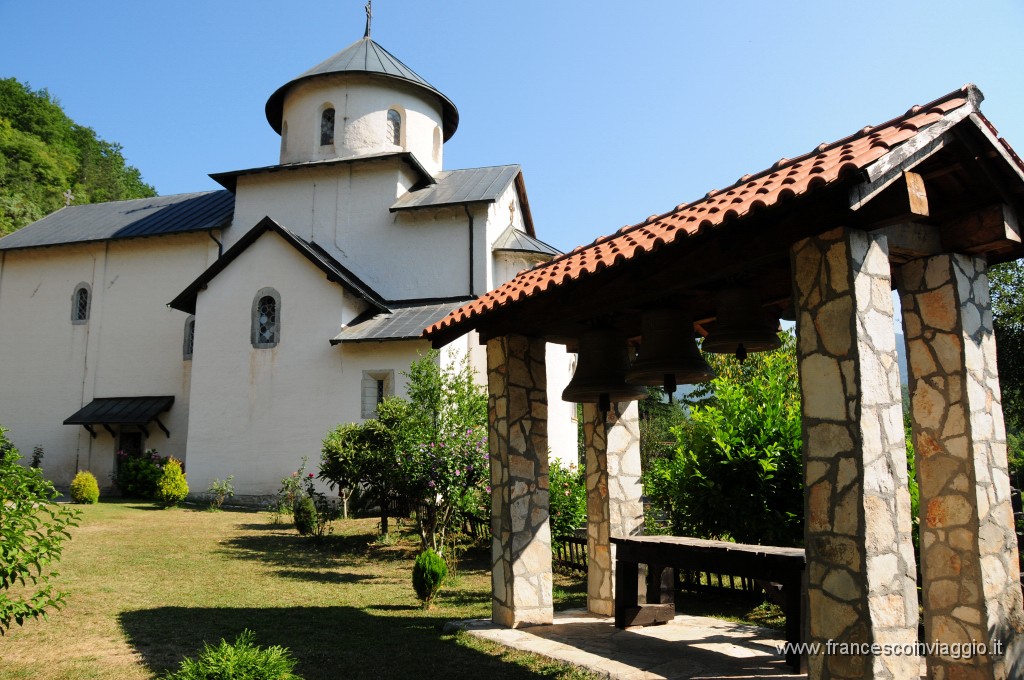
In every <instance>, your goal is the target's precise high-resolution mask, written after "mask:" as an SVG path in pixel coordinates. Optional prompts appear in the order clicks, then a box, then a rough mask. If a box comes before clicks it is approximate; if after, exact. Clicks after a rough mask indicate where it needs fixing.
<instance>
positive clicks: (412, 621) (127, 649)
mask: <svg viewBox="0 0 1024 680" xmlns="http://www.w3.org/2000/svg"><path fill="white" fill-rule="evenodd" d="M376 523H377V520H375V519H362V520H349V521H340V522H337V523H336V525H335V527H336V529H335V534H334V536H332V537H330V538H329V539H328V540H327V541H326V542H325V543H323V544H322V545H319V546H318V545H316V544H314V543H312V542H310V541H309V540H308V539H304V538H302V537H300V536H298V535H297V534H296V533H295V531H294V530H293V529H292V528H291V526H290V525H288V524H274V523H273V521H272V517H271V515H269V514H267V513H254V512H233V511H225V512H206V511H204V510H195V509H186V508H176V509H171V510H162V509H157V508H156V507H154V506H151V505H148V504H144V503H133V502H111V503H101V504H100V505H97V506H88V507H85V508H84V509H83V516H82V522H81V525H80V526H79V527H78V528H77V529H74V530H73V539H72V540H71V541H70V542H69V543H68V544H67V548H66V550H65V553H64V559H63V561H62V563H61V565H60V568H59V570H60V572H61V576H60V578H59V579H58V583H59V586H60V587H61V588H62V589H64V590H68V591H70V592H71V597H70V600H69V603H68V606H67V608H66V609H64V610H63V611H60V612H57V613H55V614H53V615H51V616H50V619H49V621H38V622H37V621H33V622H29V623H27V624H26V625H25V626H24V627H22V628H18V627H15V629H13V630H12V631H11V632H10V633H9V634H8V635H7V636H6V637H5V638H0V679H2V680H9V679H14V678H19V679H21V678H33V679H35V678H52V679H58V678H60V679H67V680H79V679H82V678H103V679H108V678H110V679H114V680H119V679H129V678H132V679H134V678H152V677H155V676H158V675H160V674H162V673H163V672H164V671H166V670H172V669H175V668H177V665H178V662H179V661H180V660H181V659H182V658H183V657H185V656H194V655H196V654H197V653H198V652H199V651H200V650H201V648H202V646H203V642H204V641H208V642H211V643H215V642H217V641H219V640H220V638H222V637H226V638H228V639H232V640H233V639H234V638H235V637H236V636H237V634H238V633H239V632H241V631H242V630H243V629H245V628H249V629H252V630H253V631H255V633H256V641H257V643H259V644H263V645H269V644H279V645H284V646H285V647H288V648H289V649H290V650H291V651H292V653H293V655H294V656H295V657H296V658H297V659H298V660H299V664H298V667H297V669H296V670H297V672H298V673H299V674H300V675H302V676H303V677H305V678H307V679H309V680H313V679H316V678H374V679H375V680H381V679H382V678H402V677H423V676H431V675H443V676H444V677H446V678H481V677H485V678H522V679H524V680H525V679H528V678H541V677H551V678H589V677H592V676H590V675H587V674H585V673H583V672H582V671H580V670H578V669H574V668H572V667H571V666H567V665H565V664H557V663H554V662H550V661H547V660H545V659H542V658H540V657H536V656H532V655H527V654H522V653H518V652H512V651H509V650H507V649H505V648H502V647H499V646H496V645H492V644H489V643H484V642H481V641H478V640H476V639H475V638H471V637H469V636H466V635H461V634H460V635H449V634H445V633H443V632H442V626H443V625H444V623H445V622H446V621H450V620H453V619H462V618H477V617H487V616H489V615H490V579H489V575H488V572H487V564H486V552H485V551H476V552H470V553H468V554H467V556H466V557H465V558H464V559H463V562H462V565H461V568H460V574H459V578H458V583H457V585H456V586H455V587H452V588H448V589H446V590H445V591H443V592H442V596H441V600H440V602H439V603H438V605H436V606H435V607H434V608H433V609H431V610H429V611H424V610H423V609H421V608H420V607H419V605H418V602H417V600H416V599H415V596H414V594H413V590H412V584H411V579H410V569H411V565H412V557H413V555H414V552H415V544H414V543H413V542H412V541H411V540H408V539H406V540H400V541H398V542H397V543H396V544H394V545H381V544H378V543H377V542H375V541H374V532H375V527H376ZM581 592H582V590H581V588H580V586H579V584H578V582H574V581H573V580H572V579H566V578H565V577H558V578H557V586H556V600H559V601H560V603H561V604H562V605H563V606H564V605H567V604H572V605H578V604H579V602H580V593H581Z"/></svg>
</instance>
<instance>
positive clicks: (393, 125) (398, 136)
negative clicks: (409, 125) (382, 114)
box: [388, 109, 402, 146]
mask: <svg viewBox="0 0 1024 680" xmlns="http://www.w3.org/2000/svg"><path fill="white" fill-rule="evenodd" d="M388 141H390V142H391V143H392V144H394V145H395V146H402V114H400V113H399V112H398V111H395V110H394V109H388Z"/></svg>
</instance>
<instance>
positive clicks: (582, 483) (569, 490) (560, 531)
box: [548, 458, 587, 542]
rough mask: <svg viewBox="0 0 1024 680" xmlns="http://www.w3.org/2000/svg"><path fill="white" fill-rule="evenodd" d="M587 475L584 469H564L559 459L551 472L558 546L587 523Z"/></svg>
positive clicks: (552, 519)
mask: <svg viewBox="0 0 1024 680" xmlns="http://www.w3.org/2000/svg"><path fill="white" fill-rule="evenodd" d="M586 480H587V475H586V471H585V470H584V469H583V468H581V467H576V466H575V465H569V467H567V468H564V467H562V463H561V461H559V460H558V459H557V458H552V459H551V465H550V467H549V468H548V489H549V490H550V491H549V496H548V498H549V506H548V510H549V513H550V514H549V515H548V521H549V522H550V523H551V538H552V540H553V541H555V542H557V541H558V540H559V539H561V538H566V537H569V536H572V535H574V534H575V533H576V529H578V528H580V527H582V526H586V523H587V481H586Z"/></svg>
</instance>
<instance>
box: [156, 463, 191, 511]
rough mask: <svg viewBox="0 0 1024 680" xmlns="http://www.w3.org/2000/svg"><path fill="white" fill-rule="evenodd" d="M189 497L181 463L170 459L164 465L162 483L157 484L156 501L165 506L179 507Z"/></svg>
mask: <svg viewBox="0 0 1024 680" xmlns="http://www.w3.org/2000/svg"><path fill="white" fill-rule="evenodd" d="M187 496H188V482H187V481H186V480H185V473H184V472H183V471H182V469H181V461H180V460H178V459H176V458H169V459H167V462H166V463H165V464H164V471H163V473H161V475H160V481H159V482H157V484H156V499H157V500H158V501H160V502H161V503H163V504H164V505H165V506H167V507H170V506H172V505H177V504H178V503H180V502H181V501H183V500H185V498H186V497H187Z"/></svg>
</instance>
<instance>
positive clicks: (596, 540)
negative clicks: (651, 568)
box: [583, 401, 644, 616]
mask: <svg viewBox="0 0 1024 680" xmlns="http://www.w3.org/2000/svg"><path fill="white" fill-rule="evenodd" d="M638 413H639V412H638V409H637V403H636V402H635V401H627V402H621V403H613V404H612V408H611V410H610V411H609V412H608V417H607V420H605V418H603V417H602V416H601V411H600V410H598V408H597V405H596V404H584V405H583V442H584V446H585V448H586V452H587V610H588V611H590V612H593V613H594V614H600V615H602V616H613V615H614V614H615V551H614V546H613V545H611V542H610V541H609V540H608V539H609V538H610V537H611V536H636V535H638V534H641V533H643V526H644V508H643V502H642V500H641V497H642V496H643V486H642V485H641V483H640V420H639V416H638ZM638 586H639V584H638Z"/></svg>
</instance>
